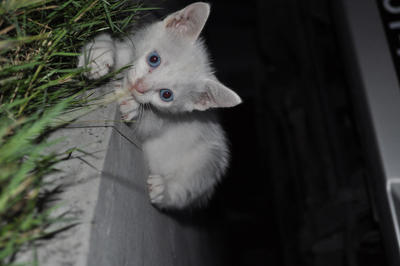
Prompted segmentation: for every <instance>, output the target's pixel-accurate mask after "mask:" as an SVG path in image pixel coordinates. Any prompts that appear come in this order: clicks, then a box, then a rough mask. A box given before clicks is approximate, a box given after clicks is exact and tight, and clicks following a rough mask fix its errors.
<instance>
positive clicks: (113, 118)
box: [18, 89, 218, 266]
mask: <svg viewBox="0 0 400 266" xmlns="http://www.w3.org/2000/svg"><path fill="white" fill-rule="evenodd" d="M103 90H104V89H103ZM103 90H99V91H98V92H99V93H103V92H104V91H103ZM119 117H120V114H119V111H118V108H117V106H116V104H115V103H114V104H108V105H106V106H102V107H100V108H99V109H97V110H95V111H93V112H91V113H89V114H87V115H85V116H83V117H81V118H80V119H78V120H77V121H76V122H75V123H73V124H72V125H70V126H68V127H66V128H63V129H60V130H58V131H57V132H56V133H55V134H53V135H52V136H51V138H52V139H57V138H60V137H62V138H64V140H63V141H62V142H60V143H59V144H57V145H56V146H55V147H53V148H54V149H55V150H57V151H65V150H68V149H69V148H72V147H78V148H80V149H81V150H83V151H84V152H80V151H75V152H73V154H72V156H71V159H69V160H66V161H63V162H62V163H60V164H59V165H58V166H57V167H58V168H59V169H61V170H62V172H60V173H57V174H54V175H51V176H49V177H48V179H47V181H49V182H50V181H51V182H52V186H56V185H61V186H62V193H60V194H58V195H57V198H58V200H57V202H56V203H57V204H59V205H60V207H59V208H57V209H56V210H55V212H53V215H54V216H57V215H60V214H64V215H65V217H66V218H72V219H73V221H76V222H77V224H76V225H75V226H73V227H72V228H69V229H68V230H65V231H63V232H60V233H59V234H56V236H55V237H54V238H52V239H50V240H45V241H41V243H40V246H39V247H38V249H37V255H38V259H39V263H40V265H45V266H56V265H78V266H83V265H96V266H114V265H115V266H120V265H127V266H130V265H132V266H136V265H140V266H167V265H171V266H172V265H173V266H179V265H185V266H189V265H218V264H217V262H216V261H215V260H214V259H215V253H216V250H215V249H214V248H213V244H212V242H213V241H212V239H211V238H209V235H208V233H207V232H206V231H205V230H204V229H201V227H200V226H197V225H196V224H195V223H194V222H189V223H185V224H183V223H179V222H178V221H177V220H176V219H175V218H174V217H172V216H168V215H166V214H164V213H162V212H159V211H158V210H157V209H155V208H154V207H153V206H152V205H151V204H150V202H149V199H148V195H147V188H146V185H145V184H146V183H145V181H146V176H147V169H146V165H145V162H144V159H143V157H142V152H141V149H140V143H138V142H137V141H136V139H135V136H134V132H133V131H132V130H131V129H130V128H129V127H128V126H127V125H126V124H124V123H121V122H118V120H120V118H119ZM73 223H74V222H73ZM67 224H71V221H67V222H65V223H60V224H58V225H57V226H56V227H54V228H52V229H54V230H55V229H57V228H61V227H62V226H65V225H67ZM32 253H33V252H32V250H30V251H25V252H22V253H21V254H19V257H18V261H23V262H26V261H31V260H32V257H33V254H32Z"/></svg>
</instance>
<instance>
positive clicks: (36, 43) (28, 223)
mask: <svg viewBox="0 0 400 266" xmlns="http://www.w3.org/2000/svg"><path fill="white" fill-rule="evenodd" d="M144 10H148V9H145V8H143V7H142V6H140V5H139V4H133V3H132V1H131V0H119V1H111V0H108V1H106V0H66V1H65V0H2V2H1V4H0V265H7V264H12V262H13V259H14V257H15V254H16V253H17V252H18V251H19V250H20V248H21V247H23V246H32V244H33V243H34V241H35V240H37V239H39V238H42V237H44V236H46V234H48V233H49V232H47V229H48V228H49V226H50V225H52V224H53V223H55V222H57V221H58V220H57V219H54V218H51V216H50V213H51V211H50V210H49V209H46V208H44V207H43V206H45V205H43V204H41V202H42V201H43V200H45V199H46V192H45V191H44V190H43V185H44V183H43V182H44V177H45V176H46V175H48V174H50V173H52V172H53V171H56V169H55V167H54V166H55V164H56V163H57V162H58V161H59V160H61V159H63V158H66V157H68V151H66V152H65V153H59V154H55V153H51V154H49V153H48V152H47V151H48V147H49V146H51V145H52V144H53V143H50V142H48V141H47V140H46V137H45V136H46V134H47V133H48V132H49V131H51V130H53V128H52V126H53V125H54V121H56V120H57V119H59V118H60V117H65V116H63V115H64V114H65V113H66V112H68V111H70V110H75V109H77V108H81V107H82V106H85V104H86V103H87V99H85V98H84V97H82V92H83V91H85V90H88V89H92V88H95V87H97V86H99V84H101V82H103V81H102V80H100V81H88V80H86V79H84V78H83V75H82V72H83V71H85V69H77V68H76V60H77V56H78V54H79V52H80V48H81V47H82V46H83V44H84V43H86V42H87V41H88V40H90V39H91V38H92V37H93V36H94V35H96V34H98V33H100V32H103V31H108V32H111V33H113V34H115V35H119V34H124V32H126V31H127V29H128V27H129V25H131V24H132V23H134V22H135V21H136V20H137V19H138V18H139V14H141V13H140V12H141V11H144Z"/></svg>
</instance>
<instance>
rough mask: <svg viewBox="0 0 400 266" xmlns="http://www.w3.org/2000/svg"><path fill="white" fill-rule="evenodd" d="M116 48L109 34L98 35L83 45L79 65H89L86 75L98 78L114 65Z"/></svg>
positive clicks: (90, 77)
mask: <svg viewBox="0 0 400 266" xmlns="http://www.w3.org/2000/svg"><path fill="white" fill-rule="evenodd" d="M114 50H115V48H114V42H113V40H112V39H111V37H110V36H109V35H107V34H102V35H100V36H97V37H96V38H95V39H94V40H93V41H91V42H90V43H88V44H86V45H85V46H84V47H83V49H82V53H81V55H80V56H79V60H78V67H88V68H89V70H88V71H87V72H85V73H84V75H85V76H86V77H88V78H89V79H98V78H100V77H102V76H104V75H106V74H108V73H109V72H110V69H111V68H112V67H113V66H114Z"/></svg>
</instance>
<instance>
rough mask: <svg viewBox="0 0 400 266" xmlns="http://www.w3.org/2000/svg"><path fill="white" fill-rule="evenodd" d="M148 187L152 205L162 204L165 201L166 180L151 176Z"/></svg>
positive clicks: (158, 176)
mask: <svg viewBox="0 0 400 266" xmlns="http://www.w3.org/2000/svg"><path fill="white" fill-rule="evenodd" d="M147 185H148V189H149V196H150V201H151V203H152V204H155V205H159V204H161V203H162V201H163V199H164V189H165V186H164V178H163V177H162V176H160V175H149V178H148V179H147Z"/></svg>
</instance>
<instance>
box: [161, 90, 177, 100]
mask: <svg viewBox="0 0 400 266" xmlns="http://www.w3.org/2000/svg"><path fill="white" fill-rule="evenodd" d="M160 98H161V100H163V101H164V102H170V101H172V100H173V99H174V93H173V92H172V91H171V90H170V89H161V90H160Z"/></svg>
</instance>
